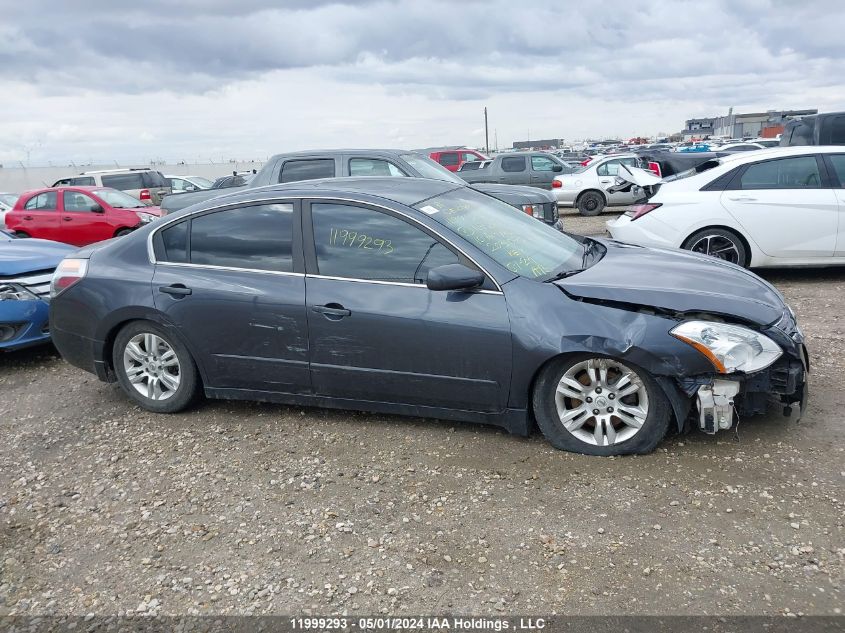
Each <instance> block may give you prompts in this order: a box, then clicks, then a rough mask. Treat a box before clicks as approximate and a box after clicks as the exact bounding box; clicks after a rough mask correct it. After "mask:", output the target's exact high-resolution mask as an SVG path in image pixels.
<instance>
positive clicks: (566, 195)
mask: <svg viewBox="0 0 845 633" xmlns="http://www.w3.org/2000/svg"><path fill="white" fill-rule="evenodd" d="M640 164H641V161H640V159H639V158H637V156H636V155H635V154H611V155H609V156H598V157H596V158H594V159H593V160H591V161H590V162H589V163H587V165H586V166H584V167H581V168H579V169H576V170H575V171H573V172H572V173H571V174H561V175H560V176H556V177H555V179H554V180H552V193H553V194H554V196H555V200H557V203H558V204H559V205H565V206H569V207H576V208H577V209H578V212H579V213H580V214H581V215H598V214H599V213H601V212H602V211H604V208H605V207H606V206H608V205H611V204H632V203H633V202H634V201H635V200H636V198H637V196H636V194H635V193H634V192H620V193H610V192H608V191H607V188H608V187H610V186H612V185H613V183H614V182H616V174H617V173H618V172H619V166H620V165H628V166H633V167H636V166H638V165H640Z"/></svg>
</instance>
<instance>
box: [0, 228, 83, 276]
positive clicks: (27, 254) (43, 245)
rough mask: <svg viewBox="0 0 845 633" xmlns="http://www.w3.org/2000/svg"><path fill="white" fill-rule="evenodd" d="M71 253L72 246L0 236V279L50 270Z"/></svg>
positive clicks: (48, 241)
mask: <svg viewBox="0 0 845 633" xmlns="http://www.w3.org/2000/svg"><path fill="white" fill-rule="evenodd" d="M71 251H73V247H72V246H68V245H67V244H61V243H59V242H51V241H50V240H38V239H15V238H7V237H5V236H4V235H2V234H0V277H14V276H16V275H25V274H26V273H31V272H35V271H39V270H52V269H53V268H55V267H56V266H58V264H59V262H60V261H62V259H64V257H65V255H67V254H68V253H70V252H71Z"/></svg>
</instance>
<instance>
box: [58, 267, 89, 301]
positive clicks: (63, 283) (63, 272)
mask: <svg viewBox="0 0 845 633" xmlns="http://www.w3.org/2000/svg"><path fill="white" fill-rule="evenodd" d="M87 272H88V260H87V259H63V260H62V261H61V263H60V264H59V265H58V267H56V270H55V272H54V273H53V278H52V279H51V280H50V297H55V296H56V295H58V294H59V293H61V292H62V291H63V290H67V289H68V288H70V287H71V286H72V285H74V284H75V283H77V282H79V281H82V279H84V278H85V273H87Z"/></svg>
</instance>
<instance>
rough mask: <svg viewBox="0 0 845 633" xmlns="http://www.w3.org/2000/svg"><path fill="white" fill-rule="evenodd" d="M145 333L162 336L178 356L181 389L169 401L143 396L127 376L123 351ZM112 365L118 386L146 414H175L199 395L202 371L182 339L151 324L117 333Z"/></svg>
mask: <svg viewBox="0 0 845 633" xmlns="http://www.w3.org/2000/svg"><path fill="white" fill-rule="evenodd" d="M143 334H153V335H155V336H157V337H159V338H160V339H162V340H163V341H164V342H165V343H166V344H167V345H169V346H170V348H171V349H172V350H173V351H174V352H175V353H176V358H177V361H178V376H179V386H178V388H177V389H175V390H174V391H172V393H171V395H169V396H168V397H167V398H166V399H160V400H157V399H154V398H149V397H147V396H145V395H142V394H141V393H139V391H138V390H137V389H136V388H135V386H134V385H133V384H132V383H131V381H130V380H129V376H128V375H127V370H126V367H125V364H124V351H125V350H126V347H127V345H128V344H129V342H130V341H131V340H132V339H133V338H134V337H136V336H138V335H143ZM112 363H113V367H114V371H115V374H117V380H118V383H120V386H121V388H122V389H123V391H124V392H125V393H126V395H128V396H129V397H130V398H131V399H132V400H134V401H135V402H137V403H138V404H139V405H141V407H142V408H144V409H146V410H147V411H152V412H154V413H176V412H177V411H181V410H183V409H185V408H186V407H188V406H190V405H191V403H193V402H194V400H196V398H197V397H198V395H199V393H200V387H201V384H200V378H199V372H198V371H197V365H196V363H195V362H194V359H193V357H192V356H191V353H190V352H189V351H188V349H187V348H186V347H185V346H184V345H183V344H182V342H181V341H179V339H177V338H176V337H175V336H173V335H172V334H170V333H168V332H167V331H166V330H165V329H164V328H162V327H160V326H158V325H156V324H155V323H152V322H150V321H132V322H131V323H128V324H127V325H125V326H124V327H123V329H121V330H120V332H118V334H117V336H116V337H115V341H114V347H113V349H112ZM148 382H149V381H148Z"/></svg>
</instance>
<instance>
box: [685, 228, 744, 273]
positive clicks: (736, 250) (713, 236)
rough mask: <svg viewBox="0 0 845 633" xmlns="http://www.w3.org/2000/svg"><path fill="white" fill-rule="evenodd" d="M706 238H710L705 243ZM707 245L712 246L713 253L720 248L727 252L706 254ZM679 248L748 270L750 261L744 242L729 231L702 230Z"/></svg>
mask: <svg viewBox="0 0 845 633" xmlns="http://www.w3.org/2000/svg"><path fill="white" fill-rule="evenodd" d="M707 238H710V240H709V241H707ZM728 242H730V245H728ZM708 244H709V245H712V246H713V247H712V250H714V251H717V250H719V249H721V248H727V249H728V250H725V251H720V252H714V253H711V252H708V247H707V245H708ZM681 248H683V249H686V250H688V251H693V252H696V253H703V254H705V255H710V256H711V257H716V258H717V259H722V260H725V261H729V262H731V263H734V264H737V265H738V266H742V267H743V268H748V264H749V263H750V259H751V258H750V257H749V253H748V249H747V248H746V247H745V242H743V241H742V238H741V237H740V236H739V235H737V234H736V233H734V232H733V231H731V230H730V229H717V228H713V229H702V230H700V231H697V232H696V233H693V234H692V235H690V236H689V237H688V238H687V239H686V240H685V241H684V243H683V245H682V246H681ZM723 255H724V256H723Z"/></svg>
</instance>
